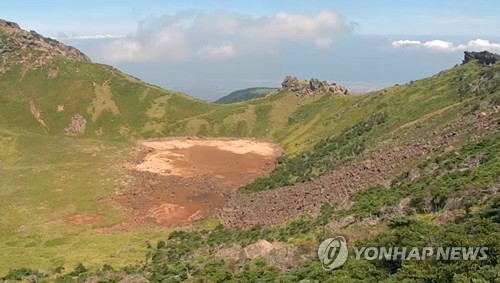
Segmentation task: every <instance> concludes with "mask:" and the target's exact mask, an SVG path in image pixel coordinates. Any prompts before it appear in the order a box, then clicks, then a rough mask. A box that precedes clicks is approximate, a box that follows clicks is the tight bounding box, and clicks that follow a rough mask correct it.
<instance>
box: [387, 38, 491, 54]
mask: <svg viewBox="0 0 500 283" xmlns="http://www.w3.org/2000/svg"><path fill="white" fill-rule="evenodd" d="M391 46H392V47H394V48H401V49H423V50H430V51H437V52H462V51H466V50H467V51H484V50H489V51H493V52H498V51H500V43H495V42H490V41H489V40H486V39H475V40H471V41H469V42H467V43H454V42H451V41H445V40H439V39H435V40H431V41H426V42H421V41H418V40H395V41H392V42H391Z"/></svg>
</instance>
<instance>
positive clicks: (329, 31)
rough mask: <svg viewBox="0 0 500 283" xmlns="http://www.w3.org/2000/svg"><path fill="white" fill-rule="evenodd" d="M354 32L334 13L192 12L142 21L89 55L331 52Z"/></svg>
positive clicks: (128, 57)
mask: <svg viewBox="0 0 500 283" xmlns="http://www.w3.org/2000/svg"><path fill="white" fill-rule="evenodd" d="M352 28H353V26H352V25H350V24H346V23H345V21H344V20H343V18H342V17H341V16H340V15H339V14H337V13H336V12H333V11H322V12H319V13H317V14H314V15H309V14H301V13H286V12H280V13H277V14H275V15H272V16H262V17H257V18H252V17H250V16H247V15H242V14H236V13H228V12H212V13H201V12H196V11H191V10H188V11H180V12H178V13H176V14H174V15H165V16H162V17H160V18H151V19H148V20H144V21H141V22H140V23H139V26H138V29H137V32H136V34H135V35H133V36H129V37H126V38H118V39H116V40H113V41H107V42H103V43H102V44H100V45H99V46H97V47H95V48H93V49H92V51H91V56H92V57H94V58H96V59H98V60H103V61H144V60H195V59H228V58H233V57H235V56H236V55H238V56H240V55H242V56H245V55H254V54H260V53H266V52H272V51H276V50H277V48H278V46H280V43H287V42H288V43H289V42H304V43H309V44H311V46H314V47H317V48H329V47H330V46H331V45H332V44H333V42H334V41H335V40H336V39H338V38H339V37H341V36H342V35H344V34H348V33H350V32H351V30H352Z"/></svg>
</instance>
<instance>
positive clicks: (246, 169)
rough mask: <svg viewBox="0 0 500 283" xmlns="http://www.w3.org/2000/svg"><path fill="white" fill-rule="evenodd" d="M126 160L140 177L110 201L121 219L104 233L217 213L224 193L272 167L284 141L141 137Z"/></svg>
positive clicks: (178, 222)
mask: <svg viewBox="0 0 500 283" xmlns="http://www.w3.org/2000/svg"><path fill="white" fill-rule="evenodd" d="M135 151H136V152H135V154H134V158H133V160H132V161H130V162H129V163H127V164H126V165H125V168H126V169H127V170H128V171H129V172H130V174H132V175H134V176H135V180H136V181H135V182H133V185H132V186H131V187H130V188H127V189H126V190H125V192H124V193H123V194H120V195H118V196H116V197H113V198H112V199H111V200H110V201H111V202H112V203H114V204H115V205H118V207H120V208H121V209H122V210H123V211H124V220H123V221H122V223H120V224H118V225H116V226H113V227H108V228H100V229H101V230H102V231H103V232H110V231H111V232H112V231H117V230H118V231H119V230H131V229H134V228H137V227H144V226H179V225H185V224H189V223H191V222H193V221H196V220H199V219H202V218H206V217H209V216H211V215H213V213H214V212H215V210H216V209H217V208H219V207H220V206H222V205H223V204H224V201H225V195H227V194H229V193H231V192H234V191H235V190H236V189H238V188H239V187H240V186H242V185H245V184H248V183H250V182H252V181H254V180H255V179H257V178H259V177H262V176H264V175H266V174H268V173H269V172H270V171H272V170H273V169H274V167H275V161H276V159H277V157H279V156H280V155H281V154H282V150H281V148H280V147H279V146H277V145H275V144H272V143H269V142H265V141H259V140H255V139H229V138H168V139H152V140H142V141H140V142H139V145H138V147H137V148H136V150H135Z"/></svg>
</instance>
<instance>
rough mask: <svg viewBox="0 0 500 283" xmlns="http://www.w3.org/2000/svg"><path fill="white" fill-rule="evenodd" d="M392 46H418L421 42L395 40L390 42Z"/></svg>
mask: <svg viewBox="0 0 500 283" xmlns="http://www.w3.org/2000/svg"><path fill="white" fill-rule="evenodd" d="M391 45H392V47H395V48H399V47H405V46H420V45H422V42H420V41H418V40H395V41H393V42H391Z"/></svg>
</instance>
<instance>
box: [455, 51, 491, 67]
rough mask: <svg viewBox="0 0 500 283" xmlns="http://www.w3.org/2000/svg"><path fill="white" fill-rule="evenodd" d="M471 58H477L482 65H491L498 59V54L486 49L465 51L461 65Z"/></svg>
mask: <svg viewBox="0 0 500 283" xmlns="http://www.w3.org/2000/svg"><path fill="white" fill-rule="evenodd" d="M472 60H477V61H479V63H481V64H483V65H493V64H495V63H496V62H498V61H500V55H498V54H495V53H491V52H488V51H482V52H474V51H472V52H469V51H465V52H464V60H463V62H462V65H463V64H467V63H469V62H470V61H472Z"/></svg>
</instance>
